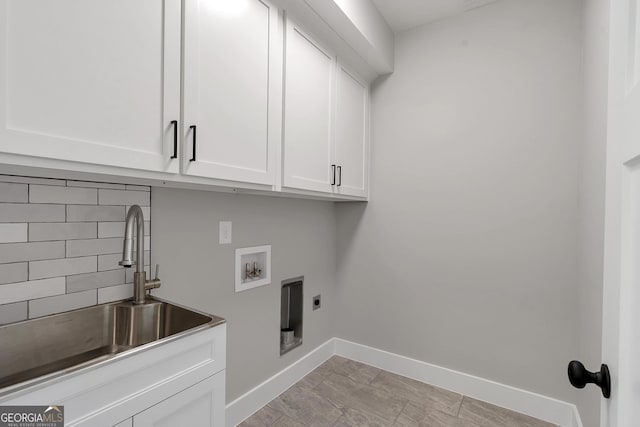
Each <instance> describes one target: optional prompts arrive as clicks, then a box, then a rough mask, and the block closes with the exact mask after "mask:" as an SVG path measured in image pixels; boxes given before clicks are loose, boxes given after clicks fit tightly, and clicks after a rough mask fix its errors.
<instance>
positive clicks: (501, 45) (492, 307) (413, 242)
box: [337, 0, 582, 401]
mask: <svg viewBox="0 0 640 427" xmlns="http://www.w3.org/2000/svg"><path fill="white" fill-rule="evenodd" d="M580 17H581V2H580V1H579V0H563V1H557V0H539V1H530V0H510V1H502V2H497V3H493V4H490V5H488V6H485V7H482V8H479V9H476V10H473V11H470V12H468V13H465V14H463V15H460V16H457V17H454V18H451V19H448V20H444V21H440V22H437V23H434V24H431V25H427V26H424V27H420V28H418V29H415V30H410V31H408V32H405V33H401V34H399V35H398V38H397V40H396V67H395V72H394V73H393V74H392V75H390V76H388V77H386V78H383V79H381V80H380V81H379V82H378V84H377V86H376V87H375V88H374V90H373V95H372V102H373V105H372V123H373V125H372V138H373V141H372V144H373V145H372V152H373V154H372V157H373V158H372V170H373V171H374V173H373V174H372V177H371V179H372V180H371V189H372V193H371V201H370V202H369V204H368V206H367V207H366V209H365V206H364V205H361V204H344V205H339V206H338V208H337V209H338V247H339V250H338V259H339V265H338V283H339V294H338V301H339V302H340V303H341V307H340V310H339V311H338V313H339V323H338V325H339V326H338V328H337V331H338V335H339V336H340V337H343V338H345V339H348V340H352V341H356V342H359V343H362V344H366V345H371V346H373V347H377V348H381V349H384V350H388V351H391V352H395V353H399V354H402V355H405V356H409V357H413V358H417V359H419V360H424V361H427V362H430V363H434V364H437V365H440V366H444V367H448V368H452V369H455V370H459V371H462V372H466V373H469V374H475V375H478V376H480V377H483V378H488V379H492V380H496V381H499V382H502V383H505V384H509V385H512V386H515V387H521V388H523V389H526V390H531V391H534V392H539V393H542V394H544V395H548V396H554V397H557V398H561V399H564V400H569V401H574V400H575V394H574V391H573V390H572V388H571V387H570V385H569V383H568V381H567V378H566V366H567V362H568V361H569V360H570V359H571V358H573V357H575V355H576V352H575V350H576V348H577V338H576V333H577V319H578V305H577V301H576V298H575V294H576V271H577V268H576V267H577V262H578V260H577V247H576V246H577V232H578V227H577V221H578V160H579V159H578V157H577V155H576V153H577V152H578V143H579V137H580V131H581V115H580V111H581V108H580V101H581V91H582V69H581V56H580V49H581V22H580Z"/></svg>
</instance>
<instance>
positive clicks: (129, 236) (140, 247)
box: [118, 205, 161, 304]
mask: <svg viewBox="0 0 640 427" xmlns="http://www.w3.org/2000/svg"><path fill="white" fill-rule="evenodd" d="M134 223H135V225H136V226H137V236H136V242H135V248H136V261H135V262H134V261H133V246H134V242H133V227H134ZM118 264H119V265H121V266H123V267H127V268H129V267H132V266H133V265H134V264H135V266H136V272H135V273H134V275H133V303H134V304H144V302H145V296H146V293H147V291H148V290H150V289H155V288H159V287H160V284H161V283H160V279H159V278H158V267H157V266H156V278H155V279H152V280H147V273H145V271H144V215H143V214H142V209H141V208H140V206H138V205H133V206H131V207H130V208H129V212H127V219H126V224H125V229H124V248H123V250H122V261H120V262H119V263H118Z"/></svg>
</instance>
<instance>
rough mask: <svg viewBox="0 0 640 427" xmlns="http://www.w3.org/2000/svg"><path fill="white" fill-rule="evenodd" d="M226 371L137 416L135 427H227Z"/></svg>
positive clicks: (134, 422) (134, 420)
mask: <svg viewBox="0 0 640 427" xmlns="http://www.w3.org/2000/svg"><path fill="white" fill-rule="evenodd" d="M224 386H225V373H224V371H222V372H219V373H217V374H216V375H214V376H212V377H209V378H207V379H206V380H204V381H201V382H199V383H198V384H196V385H194V386H191V387H189V388H188V389H186V390H184V391H181V392H180V393H178V394H175V395H173V396H171V397H170V398H168V399H167V400H163V401H162V402H160V403H158V404H157V405H154V406H152V407H151V408H149V409H147V410H145V411H143V412H141V413H139V414H138V415H135V416H134V417H133V426H134V427H173V426H190V427H210V426H221V427H222V426H224V407H225V399H224Z"/></svg>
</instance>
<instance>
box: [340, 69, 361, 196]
mask: <svg viewBox="0 0 640 427" xmlns="http://www.w3.org/2000/svg"><path fill="white" fill-rule="evenodd" d="M368 139H369V87H368V85H367V84H366V83H365V82H364V81H362V80H361V79H360V78H359V77H357V75H356V74H354V73H353V72H351V71H349V70H348V69H347V68H345V66H344V65H342V64H340V63H338V69H337V76H336V164H337V165H338V167H339V169H338V177H337V183H336V187H335V189H336V190H337V192H339V193H340V194H345V195H349V196H360V197H366V196H367V191H368V178H369V176H368V175H369V173H368V164H369V162H368V156H369V150H368V148H369V144H368Z"/></svg>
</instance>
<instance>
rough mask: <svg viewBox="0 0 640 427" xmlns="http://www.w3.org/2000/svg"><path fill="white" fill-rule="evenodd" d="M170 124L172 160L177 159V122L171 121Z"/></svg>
mask: <svg viewBox="0 0 640 427" xmlns="http://www.w3.org/2000/svg"><path fill="white" fill-rule="evenodd" d="M171 124H172V125H173V156H171V158H172V159H177V158H178V121H177V120H171Z"/></svg>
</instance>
